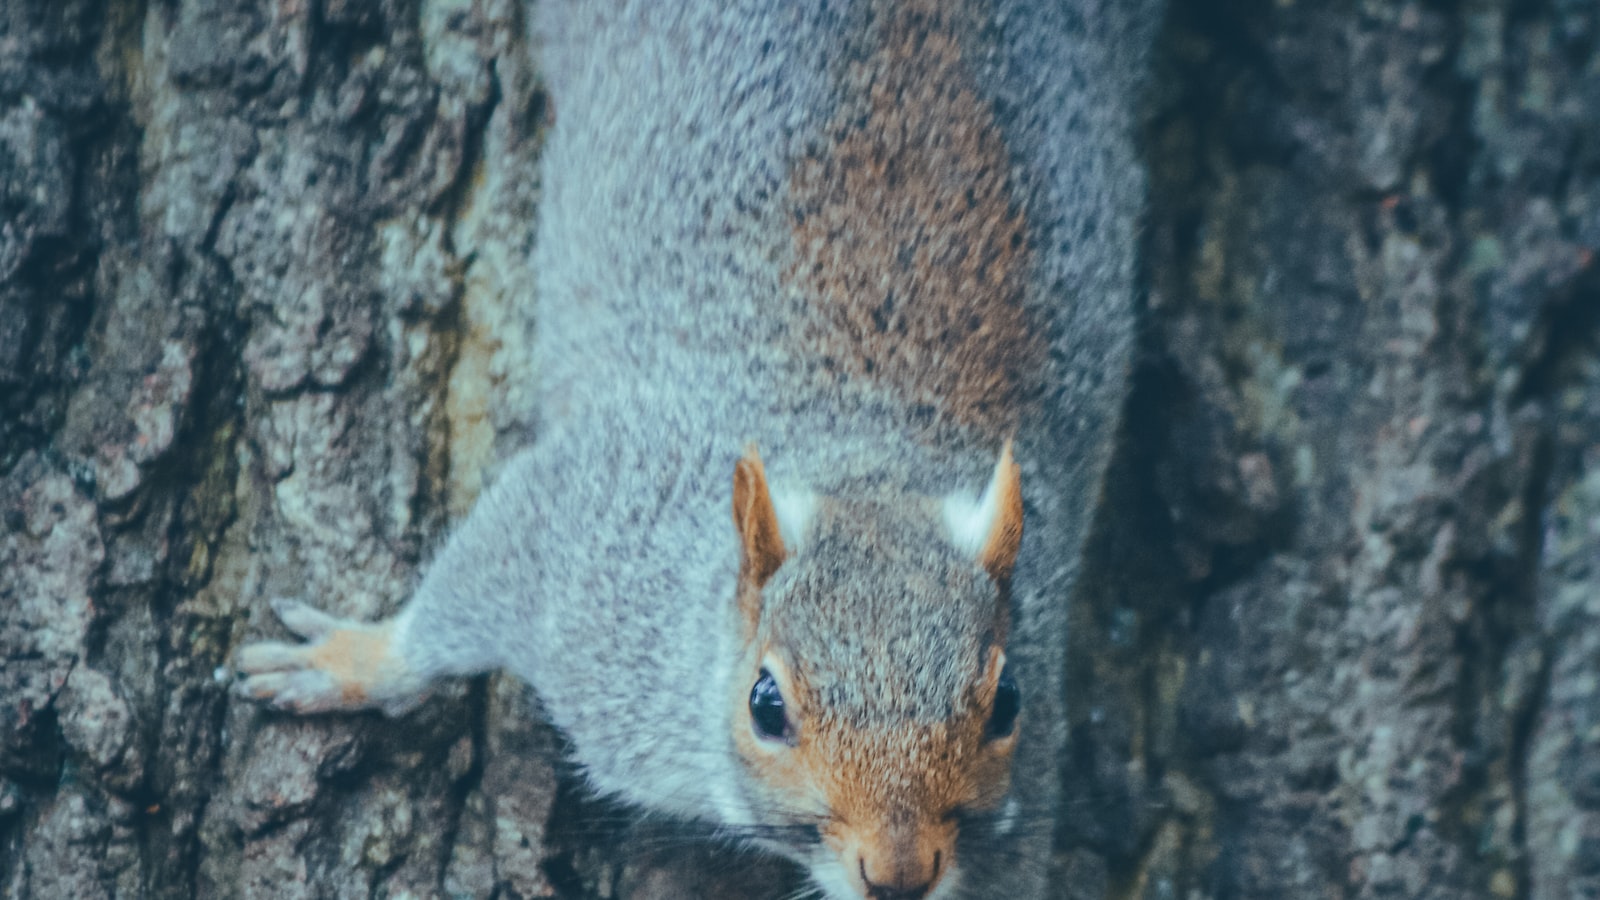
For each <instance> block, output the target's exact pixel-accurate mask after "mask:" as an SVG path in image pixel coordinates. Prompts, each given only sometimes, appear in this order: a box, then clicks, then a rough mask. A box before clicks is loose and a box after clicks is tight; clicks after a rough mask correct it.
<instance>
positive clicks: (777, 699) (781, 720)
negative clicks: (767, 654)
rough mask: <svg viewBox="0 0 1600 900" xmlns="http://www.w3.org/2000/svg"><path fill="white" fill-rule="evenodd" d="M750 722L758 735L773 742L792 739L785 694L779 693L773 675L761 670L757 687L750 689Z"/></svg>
mask: <svg viewBox="0 0 1600 900" xmlns="http://www.w3.org/2000/svg"><path fill="white" fill-rule="evenodd" d="M750 721H751V723H752V724H754V725H755V729H756V734H757V735H759V736H760V737H762V738H765V739H767V740H771V741H788V740H789V739H790V732H789V717H788V716H786V715H785V714H784V710H783V694H781V693H779V692H778V682H777V681H775V680H774V679H773V677H772V673H771V672H768V671H767V670H766V669H762V670H761V677H759V678H757V679H756V684H755V687H753V688H751V689H750Z"/></svg>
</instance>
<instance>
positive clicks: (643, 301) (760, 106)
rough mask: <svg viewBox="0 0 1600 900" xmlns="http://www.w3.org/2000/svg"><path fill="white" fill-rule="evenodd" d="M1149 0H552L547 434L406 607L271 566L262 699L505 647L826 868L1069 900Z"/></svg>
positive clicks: (424, 677) (681, 804) (502, 661)
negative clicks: (349, 612) (373, 614)
mask: <svg viewBox="0 0 1600 900" xmlns="http://www.w3.org/2000/svg"><path fill="white" fill-rule="evenodd" d="M1160 2H1161V0H1066V2H1041V0H998V2H992V3H989V2H978V0H959V2H957V0H847V2H840V0H825V2H816V3H795V4H789V3H771V2H769V0H734V2H721V0H717V2H685V3H659V2H655V0H620V2H612V3H594V2H576V0H568V2H547V3H540V4H537V9H536V10H535V12H534V17H535V20H536V21H535V22H534V40H535V46H536V48H537V52H539V53H540V54H541V60H540V62H541V66H542V70H543V71H544V73H545V77H546V79H547V82H546V84H547V87H548V90H549V92H550V94H551V95H552V96H553V98H554V102H555V103H556V104H559V107H560V115H559V117H557V119H556V121H554V122H553V124H552V125H551V126H550V131H549V134H548V139H547V144H546V146H545V149H544V152H543V156H542V159H541V163H540V164H541V167H542V178H543V181H542V184H543V196H542V206H541V209H540V213H539V215H540V220H539V222H538V223H537V228H538V231H537V242H536V249H535V250H534V254H535V256H534V261H535V263H536V270H537V272H538V275H537V278H538V281H537V284H536V286H535V288H536V289H535V291H534V293H535V295H536V298H537V303H538V307H537V310H538V313H537V322H538V326H539V333H538V335H537V337H536V341H537V346H536V350H537V354H538V358H539V359H540V365H541V370H540V387H539V393H538V397H539V408H538V409H539V416H540V419H539V424H538V427H537V429H536V430H537V434H536V436H535V438H534V439H533V441H532V443H531V444H530V446H528V447H526V448H524V449H522V450H521V451H519V452H518V453H517V454H516V455H515V456H514V457H512V458H511V459H510V460H509V461H508V462H507V464H506V466H505V468H504V469H503V471H502V472H501V474H500V475H499V476H498V478H497V479H496V480H495V482H494V483H493V484H492V485H491V486H490V487H489V488H488V489H487V490H486V491H485V492H484V494H483V495H482V496H481V497H480V498H479V500H478V501H477V503H476V505H475V506H474V508H473V509H472V510H471V512H470V514H469V515H467V516H466V517H465V518H464V520H463V521H462V522H461V523H460V524H459V526H458V527H457V528H456V530H455V531H454V533H453V534H452V536H451V537H450V538H449V540H448V541H447V542H446V543H445V544H444V546H443V547H442V548H441V549H440V551H439V552H438V554H437V556H436V557H435V558H434V559H433V560H432V561H431V563H430V564H429V566H428V567H427V570H426V573H425V575H424V577H423V579H422V580H421V582H420V584H419V586H418V588H417V589H416V591H415V594H414V596H412V597H411V599H410V601H409V602H408V603H407V604H406V605H405V606H404V607H403V608H402V609H401V610H400V612H399V613H398V614H397V615H395V616H394V617H392V618H390V619H388V620H386V621H383V622H378V623H371V624H368V623H360V622H355V621H350V620H345V619H340V618H336V617H334V616H331V615H329V614H326V613H323V612H320V611H318V610H316V609H314V608H312V607H311V606H308V605H305V604H302V603H298V602H287V601H274V608H275V610H276V613H277V615H278V617H279V619H280V620H281V621H282V623H283V625H284V626H286V627H287V628H288V629H289V630H290V631H291V632H294V633H295V634H297V635H298V636H299V637H300V638H301V639H302V640H301V641H298V642H290V643H276V642H260V643H254V644H249V645H247V646H244V647H242V648H241V649H240V650H239V651H238V653H237V654H236V657H235V669H236V671H237V673H238V674H239V676H240V677H239V682H238V686H239V687H238V690H239V691H240V693H241V694H242V695H244V696H246V697H251V698H255V699H257V700H259V701H263V702H265V703H268V704H270V705H272V706H275V707H277V708H279V709H284V710H289V711H293V712H296V713H319V712H326V711H333V710H352V709H360V708H379V709H383V710H385V711H387V712H389V713H391V714H398V713H400V712H403V711H405V710H406V709H408V708H409V707H410V706H411V705H413V704H414V703H416V702H417V701H418V698H419V697H421V696H422V694H423V693H424V692H425V691H426V689H427V688H428V686H429V684H430V683H431V682H433V681H434V680H435V679H438V678H441V677H444V676H454V675H465V674H471V673H480V672H484V671H489V670H494V669H505V670H509V671H510V672H511V673H513V674H515V675H516V676H518V677H520V678H522V679H524V680H525V681H527V682H528V683H529V684H531V685H532V687H533V689H534V692H535V693H536V694H537V696H538V698H539V700H540V702H541V705H542V709H543V710H544V713H545V715H547V716H548V718H549V719H550V720H551V721H552V722H553V723H554V724H555V725H556V726H557V727H559V728H560V729H561V730H562V731H563V732H564V733H565V735H566V736H567V737H568V739H569V740H570V746H571V752H572V753H573V755H574V757H575V759H576V761H577V762H578V763H579V765H580V767H581V769H582V771H583V772H584V773H585V775H586V777H587V779H588V781H589V782H590V783H591V784H592V786H593V787H594V788H595V789H597V790H598V791H600V792H602V793H604V794H608V795H613V796H615V797H617V798H619V799H621V800H622V801H624V802H627V803H631V804H636V805H637V806H639V807H642V808H645V809H648V810H652V811H658V812H663V813H667V814H670V815H675V816H681V817H686V818H690V819H695V820H699V821H702V822H706V823H710V824H712V825H713V826H717V827H719V828H720V829H722V830H723V831H724V832H725V833H726V834H729V835H732V836H734V837H740V838H743V839H745V840H747V841H748V842H749V843H751V844H752V845H754V846H756V847H758V848H761V849H765V850H767V851H770V852H773V853H777V854H780V855H783V856H786V857H788V858H790V859H792V860H794V861H796V862H798V863H799V864H800V866H801V867H802V868H803V869H804V870H805V871H806V872H807V873H808V875H809V877H810V879H811V881H812V884H813V886H814V888H815V889H816V890H817V892H818V893H819V895H821V896H825V897H828V898H832V900H919V898H920V900H949V898H1000V897H1004V898H1033V897H1043V896H1046V895H1047V887H1046V880H1047V877H1048V875H1049V864H1050V858H1051V848H1052V839H1053V834H1052V831H1053V819H1054V816H1055V814H1056V810H1057V808H1058V807H1059V805H1060V803H1061V799H1062V795H1063V787H1062V785H1060V784H1059V783H1058V781H1059V775H1058V773H1059V771H1060V765H1059V756H1060V754H1061V753H1062V751H1063V747H1064V744H1065V738H1066V724H1065V716H1064V713H1063V708H1062V693H1063V684H1062V681H1063V673H1064V670H1065V652H1066V650H1065V645H1066V617H1067V604H1068V601H1069V598H1070V595H1071V593H1072V590H1073V587H1074V584H1075V583H1076V579H1077V575H1078V571H1079V556H1080V553H1081V550H1082V546H1083V544H1084V542H1085V537H1086V533H1087V531H1088V529H1089V525H1090V519H1091V515H1092V514H1093V512H1094V510H1095V508H1096V505H1097V502H1098V500H1099V496H1100V490H1101V482H1102V478H1103V473H1104V470H1105V468H1106V464H1107V458H1108V456H1109V450H1110V447H1111V444H1112V441H1113V437H1114V434H1115V432H1116V429H1117V426H1118V421H1119V415H1120V410H1121V407H1122V404H1123V401H1124V399H1125V395H1126V388H1127V380H1128V377H1129V370H1130V360H1131V357H1132V353H1133V350H1132V348H1133V333H1134V324H1135V280H1136V279H1135V255H1136V253H1135V251H1136V247H1137V244H1138V238H1139V227H1140V226H1139V220H1140V217H1141V214H1142V209H1143V204H1144V191H1145V188H1144V176H1143V174H1142V170H1141V167H1140V165H1139V161H1138V157H1137V155H1136V153H1135V149H1134V140H1133V139H1134V132H1135V128H1136V125H1137V118H1138V117H1137V109H1136V102H1137V96H1138V94H1139V91H1140V85H1141V80H1142V70H1143V68H1144V66H1145V59H1146V55H1147V49H1148V46H1149V44H1150V43H1151V41H1152V38H1153V34H1154V32H1155V30H1156V27H1157V26H1158V24H1159V18H1160V14H1161V9H1160Z"/></svg>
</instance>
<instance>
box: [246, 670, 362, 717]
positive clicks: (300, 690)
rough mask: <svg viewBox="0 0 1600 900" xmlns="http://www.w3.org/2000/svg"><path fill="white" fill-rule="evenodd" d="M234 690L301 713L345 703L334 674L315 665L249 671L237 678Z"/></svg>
mask: <svg viewBox="0 0 1600 900" xmlns="http://www.w3.org/2000/svg"><path fill="white" fill-rule="evenodd" d="M234 692H235V693H237V694H238V695H239V696H241V697H245V698H247V699H250V700H256V701H259V702H263V703H269V704H271V705H272V706H273V707H274V708H276V709H281V710H285V711H288V712H293V713H300V714H305V713H319V712H330V711H332V710H337V709H345V708H347V707H348V703H347V702H345V699H344V697H343V696H342V694H341V692H340V691H339V688H338V685H337V684H335V683H334V680H333V678H331V677H329V675H328V674H327V673H326V672H321V671H318V670H316V669H298V670H296V671H293V672H265V673H263V674H260V675H252V676H250V677H249V678H246V679H244V680H242V681H239V682H237V683H236V684H235V687H234Z"/></svg>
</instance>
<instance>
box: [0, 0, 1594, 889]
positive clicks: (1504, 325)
mask: <svg viewBox="0 0 1600 900" xmlns="http://www.w3.org/2000/svg"><path fill="white" fill-rule="evenodd" d="M1175 6H1176V8H1175V9H1174V10H1173V13H1172V15H1171V18H1170V21H1169V22H1168V24H1167V28H1166V31H1165V35H1164V38H1163V41H1162V44H1161V46H1160V47H1159V49H1158V53H1157V56H1156V66H1157V73H1156V78H1155V80H1154V86H1153V90H1152V93H1151V99H1150V104H1149V114H1148V117H1147V122H1148V126H1147V130H1146V134H1145V140H1146V147H1147V152H1146V157H1147V159H1148V161H1149V164H1150V168H1151V173H1152V203H1151V216H1150V226H1149V230H1148V243H1147V250H1148V265H1147V271H1148V273H1149V275H1148V285H1149V296H1148V308H1147V311H1146V316H1145V322H1146V328H1145V333H1144V348H1143V350H1144V353H1143V358H1142V362H1141V366H1140V370H1139V372H1138V378H1137V387H1136V391H1135V395H1134V397H1133V398H1132V400H1131V402H1130V405H1129V416H1128V426H1127V430H1126V439H1125V441H1124V444H1123V447H1122V450H1121V453H1120V455H1119V457H1118V459H1117V462H1116V467H1115V472H1114V477H1113V482H1112V484H1111V485H1110V488H1109V491H1108V495H1107V499H1106V503H1105V508H1104V510H1103V516H1102V524H1103V527H1102V529H1101V531H1100V533H1099V536H1098V537H1097V539H1096V542H1095V544H1094V547H1093V559H1092V560H1091V572H1092V573H1093V577H1092V578H1091V579H1090V582H1089V584H1088V585H1087V586H1086V590H1085V591H1084V594H1085V596H1084V597H1082V598H1080V600H1079V602H1078V605H1077V607H1076V611H1075V616H1076V620H1077V625H1076V630H1075V632H1074V644H1075V647H1076V650H1075V653H1074V655H1073V660H1074V662H1073V670H1072V673H1071V674H1072V679H1071V681H1072V684H1073V688H1072V696H1071V697H1070V698H1069V700H1070V705H1071V708H1072V710H1073V725H1074V739H1073V753H1072V758H1071V761H1070V765H1069V766H1068V768H1067V770H1066V771H1064V772H1063V773H1062V774H1063V777H1064V778H1066V779H1067V781H1068V785H1069V796H1070V797H1071V798H1073V799H1072V800H1071V801H1070V802H1069V805H1068V808H1067V810H1066V811H1065V813H1066V816H1065V825H1064V827H1063V828H1062V829H1061V833H1060V845H1059V846H1060V865H1061V878H1060V882H1059V883H1060V884H1061V885H1062V896H1064V897H1070V898H1152V900H1155V898H1196V900H1199V898H1217V900H1221V898H1283V897H1306V898H1368V897H1416V898H1435V897H1437V898H1458V897H1486V898H1489V897H1505V898H1522V900H1575V898H1589V900H1593V898H1600V340H1597V336H1600V264H1597V263H1596V262H1595V261H1594V258H1593V254H1594V252H1595V251H1596V249H1597V248H1600V124H1597V123H1600V9H1597V7H1596V6H1595V5H1594V4H1593V3H1592V2H1591V0H1517V2H1511V0H1469V2H1465V3H1461V4H1446V3H1439V2H1410V3H1407V2H1366V3H1358V2H1329V3H1322V2H1317V3H1312V2H1269V0H1190V2H1182V0H1178V2H1177V3H1176V4H1175ZM523 15H524V13H523V10H522V9H521V8H520V7H519V6H518V4H517V2H516V0H381V2H380V0H373V2H361V0H321V2H310V0H276V2H258V0H151V2H149V3H146V4H139V3H117V2H94V0H7V2H5V3H4V4H3V5H0V894H3V895H4V896H7V897H17V898H54V897H74V898H77V897H82V898H98V897H146V896H148V897H241V898H243V897H263V898H264V897H300V896H305V897H347V896H362V897H366V896H418V897H425V896H455V895H459V896H474V897H489V896H496V897H533V896H556V897H566V898H579V897H582V898H590V897H631V898H646V897H663V898H664V897H681V896H709V895H713V894H719V895H723V896H763V895H766V894H773V893H775V891H777V890H781V889H782V888H781V885H783V884H784V883H785V882H786V880H787V879H788V878H789V877H790V875H791V873H789V872H787V870H785V869H784V868H783V867H782V866H779V865H777V864H774V863H770V862H766V861H762V860H759V859H753V858H749V857H742V856H737V855H733V854H729V853H726V852H717V851H712V850H707V849H701V848H699V847H698V845H696V844H695V843H694V842H693V841H691V840H689V839H688V838H689V837H690V836H687V835H685V834H684V832H683V831H682V830H681V829H678V828H676V827H674V826H672V825H670V824H662V823H648V824H640V823H637V822H634V821H633V820H632V816H631V814H630V813H629V812H628V811H626V810H617V809H612V808H609V807H606V806H604V805H602V804H598V803H595V802H593V801H591V800H589V799H586V798H585V797H584V796H583V794H582V790H581V788H580V787H579V785H580V782H579V781H578V780H577V779H576V778H575V777H574V775H573V773H572V772H570V771H569V769H568V767H567V766H566V765H565V764H564V763H563V762H562V755H561V744H560V738H559V736H558V735H556V734H554V733H552V732H551V731H550V730H549V729H548V728H547V727H545V726H543V725H542V724H540V723H539V721H538V719H537V717H536V716H535V715H532V714H530V713H528V712H526V709H527V697H526V696H525V692H524V691H523V689H521V688H520V687H518V686H517V685H515V684H512V683H509V682H506V681H503V680H499V679H490V680H489V681H488V682H487V684H485V683H484V682H481V681H479V682H473V683H464V684H457V685H453V686H451V687H449V688H447V689H445V690H443V691H441V692H439V696H437V698H436V699H435V700H433V701H431V702H430V703H429V704H427V705H426V706H424V707H423V708H422V709H421V710H420V711H418V712H416V713H414V714H412V715H410V716H408V717H405V718H402V719H399V720H393V721H388V720H383V719H381V718H378V717H376V716H362V717H346V718H332V719H324V720H294V719H288V718H284V717H280V716H274V715H269V714H265V713H263V712H262V711H260V710H258V709H255V708H253V707H250V706H248V705H244V704H241V703H239V702H237V701H235V700H233V699H231V698H230V697H229V696H228V694H227V693H226V690H225V688H226V685H225V684H224V683H223V682H222V681H221V680H220V678H219V675H218V671H217V670H218V667H219V666H221V665H223V664H224V663H225V662H226V660H227V657H228V655H229V653H230V652H231V651H232V648H233V647H234V646H236V645H237V644H238V643H239V642H240V641H241V640H242V639H243V638H244V636H245V635H246V634H247V633H250V634H256V633H261V632H264V631H266V630H269V629H274V628H276V627H277V626H275V625H273V624H271V623H270V621H269V614H268V613H267V610H266V600H267V599H268V598H269V597H271V596H274V595H297V596H303V597H306V598H307V599H309V600H312V601H313V602H316V603H317V604H319V605H322V606H324V607H327V608H330V609H332V610H335V611H337V612H340V613H343V614H347V615H358V616H363V617H375V616H378V615H380V614H382V613H385V612H387V611H390V610H392V609H393V608H394V607H395V606H396V605H397V604H398V603H399V602H401V601H402V600H403V599H404V598H405V596H406V594H407V590H408V586H409V585H410V583H411V582H412V580H413V579H414V577H415V575H416V572H417V569H418V566H419V564H420V563H421V561H422V560H423V559H424V558H425V557H426V555H427V551H428V548H429V547H430V546H432V545H433V544H434V543H435V542H436V541H437V540H438V539H439V538H440V536H441V534H442V533H443V531H444V529H445V528H446V527H447V523H448V521H449V520H450V519H451V518H452V517H454V516H458V515H460V514H461V513H462V512H463V511H464V510H465V509H466V508H467V507H468V506H469V505H470V502H471V498H472V497H473V496H474V494H475V492H476V489H477V484H478V482H477V479H478V478H479V477H480V473H483V472H486V471H492V469H493V462H494V460H495V459H496V458H498V457H499V456H503V454H504V453H505V452H506V451H508V450H509V449H511V448H513V447H515V446H516V445H517V444H518V443H519V442H520V441H521V440H523V439H525V438H524V437H523V436H524V435H525V434H526V422H527V421H528V418H529V413H531V412H532V411H531V410H529V409H527V403H526V399H525V398H526V391H527V387H528V384H529V383H530V381H531V380H532V378H534V377H535V375H536V369H537V360H533V359H530V358H529V357H528V353H527V346H528V335H529V334H530V332H531V330H532V329H533V328H534V327H536V326H537V323H535V322H531V321H529V313H528V311H527V309H528V306H527V302H526V301H527V285H528V283H529V280H530V279H529V272H528V271H527V269H526V264H525V260H526V258H527V250H528V244H529V241H530V239H531V238H530V235H531V231H532V221H533V215H534V210H535V209H536V206H537V195H538V185H537V182H536V178H535V174H534V173H535V161H536V158H537V152H538V137H539V128H540V127H541V125H542V123H543V121H544V118H545V116H546V105H545V103H544V102H543V98H542V96H541V94H540V92H539V90H538V85H537V81H536V76H535V69H534V65H535V64H534V62H533V61H531V60H530V56H529V48H528V47H527V46H526V40H525V37H524V27H523ZM727 873H735V874H727ZM774 885H779V886H780V887H777V888H773V887H772V886H774ZM764 888H770V889H767V890H765V892H764V893H763V889H764Z"/></svg>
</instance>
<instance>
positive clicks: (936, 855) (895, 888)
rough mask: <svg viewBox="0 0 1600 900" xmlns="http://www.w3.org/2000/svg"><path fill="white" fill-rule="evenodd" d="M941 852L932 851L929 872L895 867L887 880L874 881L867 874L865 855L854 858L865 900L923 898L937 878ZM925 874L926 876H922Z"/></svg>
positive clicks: (913, 899)
mask: <svg viewBox="0 0 1600 900" xmlns="http://www.w3.org/2000/svg"><path fill="white" fill-rule="evenodd" d="M942 856H943V854H942V853H941V852H940V851H938V850H935V851H934V852H933V868H932V871H931V872H917V873H912V872H909V871H907V870H905V869H897V870H896V871H895V873H894V875H893V876H892V880H891V881H889V882H884V883H880V882H877V881H874V880H873V878H872V877H871V876H870V875H868V874H867V860H866V857H864V856H861V857H857V858H856V864H857V867H858V871H859V872H860V874H861V884H862V887H864V888H865V889H866V892H867V900H923V898H924V897H926V896H928V892H929V891H931V890H933V886H934V885H935V884H937V883H938V880H939V864H940V863H941V862H942V861H943V860H942V859H941V857H942ZM924 876H927V877H924Z"/></svg>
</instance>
